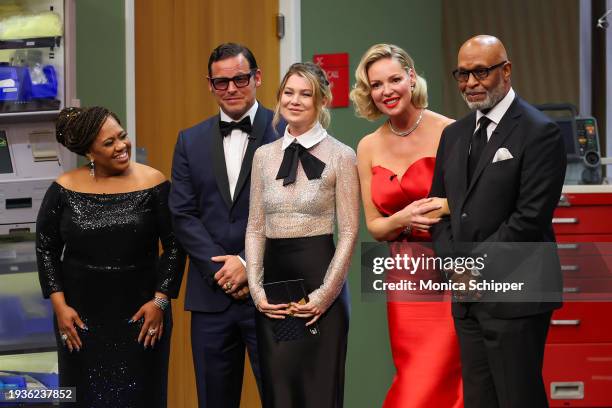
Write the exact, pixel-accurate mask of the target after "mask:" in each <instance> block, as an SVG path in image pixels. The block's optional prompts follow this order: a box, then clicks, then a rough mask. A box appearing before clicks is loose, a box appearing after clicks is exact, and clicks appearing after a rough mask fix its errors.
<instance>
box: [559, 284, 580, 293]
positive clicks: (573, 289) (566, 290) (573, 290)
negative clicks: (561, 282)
mask: <svg viewBox="0 0 612 408" xmlns="http://www.w3.org/2000/svg"><path fill="white" fill-rule="evenodd" d="M578 292H580V288H578V287H575V286H574V287H572V286H570V287H567V288H563V293H578Z"/></svg>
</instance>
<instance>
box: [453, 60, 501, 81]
mask: <svg viewBox="0 0 612 408" xmlns="http://www.w3.org/2000/svg"><path fill="white" fill-rule="evenodd" d="M507 62H508V61H502V62H500V63H499V64H495V65H491V66H490V67H488V68H476V69H472V70H469V71H467V70H463V69H456V70H454V71H453V78H455V80H457V82H467V81H468V80H469V79H470V74H472V75H474V78H476V79H477V80H479V81H482V80H483V79H486V78H487V77H488V76H489V73H490V72H491V71H493V70H494V69H496V68H499V67H501V66H503V65H504V64H506V63H507Z"/></svg>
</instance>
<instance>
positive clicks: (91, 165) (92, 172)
mask: <svg viewBox="0 0 612 408" xmlns="http://www.w3.org/2000/svg"><path fill="white" fill-rule="evenodd" d="M89 175H90V176H91V177H95V176H96V169H95V165H94V160H93V159H91V158H90V159H89Z"/></svg>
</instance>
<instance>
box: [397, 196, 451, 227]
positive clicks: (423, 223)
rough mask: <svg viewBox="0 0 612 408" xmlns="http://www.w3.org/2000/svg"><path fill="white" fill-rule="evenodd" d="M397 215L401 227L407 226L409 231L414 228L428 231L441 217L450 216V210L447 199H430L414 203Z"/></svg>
mask: <svg viewBox="0 0 612 408" xmlns="http://www.w3.org/2000/svg"><path fill="white" fill-rule="evenodd" d="M395 214H396V217H397V218H398V220H399V221H400V223H401V225H404V226H406V228H408V230H410V229H413V228H414V229H418V230H421V231H428V230H429V228H430V227H431V226H432V225H433V224H436V223H437V222H439V221H440V217H442V216H444V215H448V214H449V210H448V203H447V201H446V199H445V198H438V197H430V198H422V199H420V200H416V201H413V202H412V203H410V204H409V205H407V206H406V207H404V208H403V209H401V210H400V211H398V212H397V213H395Z"/></svg>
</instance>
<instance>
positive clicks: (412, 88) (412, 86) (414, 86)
mask: <svg viewBox="0 0 612 408" xmlns="http://www.w3.org/2000/svg"><path fill="white" fill-rule="evenodd" d="M414 88H416V85H415V84H412V85H410V90H411V91H412V92H414Z"/></svg>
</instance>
